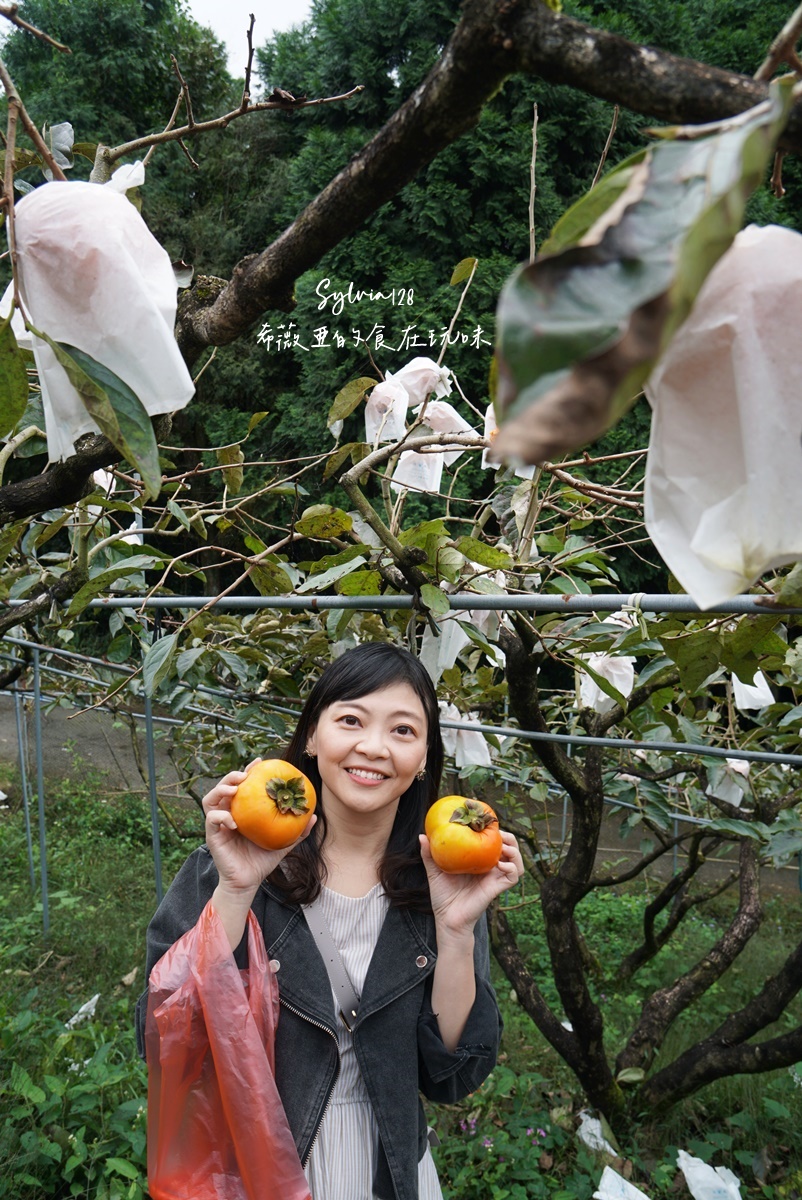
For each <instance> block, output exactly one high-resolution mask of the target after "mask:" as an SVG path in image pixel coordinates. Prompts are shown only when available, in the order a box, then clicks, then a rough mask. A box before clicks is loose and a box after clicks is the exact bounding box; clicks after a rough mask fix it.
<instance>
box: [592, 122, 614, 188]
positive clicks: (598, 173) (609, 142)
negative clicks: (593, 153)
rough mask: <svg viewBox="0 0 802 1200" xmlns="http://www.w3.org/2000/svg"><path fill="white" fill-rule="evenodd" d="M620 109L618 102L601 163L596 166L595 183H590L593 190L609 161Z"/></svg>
mask: <svg viewBox="0 0 802 1200" xmlns="http://www.w3.org/2000/svg"><path fill="white" fill-rule="evenodd" d="M620 111H621V110H620V108H619V106H618V105H617V104H616V106H615V108H614V109H613V121H612V124H611V125H610V132H609V133H608V134H607V141H606V142H605V143H604V149H603V150H602V156H601V158H600V159H599V165H598V167H597V168H596V174H595V175H594V176H593V183H592V184H591V185H590V186H591V190H592V189H593V188H595V186H596V184H597V183H598V182H599V180H600V179H601V174H602V171H603V170H604V164H605V163H606V162H607V155H608V154H609V153H610V147H611V146H612V144H613V136H614V134H615V127H616V125H617V124H618V114H619V112H620Z"/></svg>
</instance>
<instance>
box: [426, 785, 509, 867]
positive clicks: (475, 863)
mask: <svg viewBox="0 0 802 1200" xmlns="http://www.w3.org/2000/svg"><path fill="white" fill-rule="evenodd" d="M425 830H426V836H427V838H428V839H429V847H430V849H431V852H432V858H433V859H434V861H435V863H436V864H437V866H438V867H439V868H440V870H441V871H445V872H446V874H448V875H485V874H487V872H488V871H492V870H493V867H495V866H496V864H497V863H498V861H499V859H500V858H501V846H502V842H501V830H500V829H499V827H498V817H497V816H496V814H495V813H494V812H493V809H492V808H491V807H490V805H489V804H485V802H484V800H469V799H468V798H467V797H466V796H443V798H442V800H437V801H435V803H434V804H433V805H432V807H431V808H430V809H429V811H428V812H427V814H426V824H425Z"/></svg>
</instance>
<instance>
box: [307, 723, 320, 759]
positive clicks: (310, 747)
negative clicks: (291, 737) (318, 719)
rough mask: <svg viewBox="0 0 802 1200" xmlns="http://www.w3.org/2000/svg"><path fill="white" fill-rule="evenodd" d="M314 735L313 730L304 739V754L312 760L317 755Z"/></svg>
mask: <svg viewBox="0 0 802 1200" xmlns="http://www.w3.org/2000/svg"><path fill="white" fill-rule="evenodd" d="M316 733H317V730H315V729H313V730H312V732H311V733H310V734H309V737H308V738H307V739H306V745H305V746H304V754H308V755H309V757H310V758H314V757H315V755H316V754H317V742H316V738H315V735H316Z"/></svg>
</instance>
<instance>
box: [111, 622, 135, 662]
mask: <svg viewBox="0 0 802 1200" xmlns="http://www.w3.org/2000/svg"><path fill="white" fill-rule="evenodd" d="M133 646H134V639H133V636H132V634H131V630H130V629H121V630H120V632H119V633H117V634H115V636H114V637H113V638H112V640H111V641H110V642H109V644H108V646H107V647H106V658H107V659H108V660H109V662H113V663H124V662H128V659H129V658H130V657H131V651H132V649H133Z"/></svg>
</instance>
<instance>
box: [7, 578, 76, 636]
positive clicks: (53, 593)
mask: <svg viewBox="0 0 802 1200" xmlns="http://www.w3.org/2000/svg"><path fill="white" fill-rule="evenodd" d="M85 583H86V572H85V571H82V570H80V569H78V568H74V569H73V570H71V571H65V573H64V574H63V575H60V576H59V577H58V579H56V580H55V581H54V582H53V583H52V584H51V585H50V586H49V587H47V588H45V589H44V590H43V591H42V592H40V593H39V595H38V596H34V597H33V599H32V600H28V601H26V603H25V604H18V605H16V606H15V607H14V608H5V606H3V608H5V611H3V610H2V608H0V637H1V636H2V635H3V634H4V633H5V632H6V630H7V629H13V627H14V626H15V625H22V624H24V622H25V621H29V620H30V619H31V618H32V617H36V616H38V615H39V613H43V612H46V611H47V610H48V609H49V608H50V605H51V604H52V603H53V601H56V603H59V602H60V601H62V600H68V599H69V598H70V596H74V595H75V593H76V592H77V591H78V589H79V588H80V587H83V585H84V584H85Z"/></svg>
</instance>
